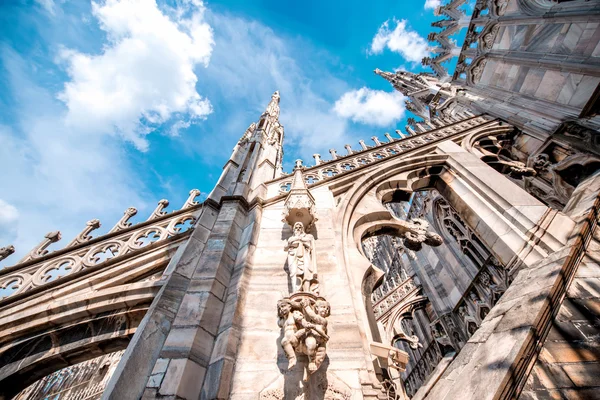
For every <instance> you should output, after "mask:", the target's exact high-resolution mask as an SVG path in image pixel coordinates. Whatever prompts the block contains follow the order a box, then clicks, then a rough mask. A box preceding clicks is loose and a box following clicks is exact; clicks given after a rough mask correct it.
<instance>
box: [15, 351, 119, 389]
mask: <svg viewBox="0 0 600 400" xmlns="http://www.w3.org/2000/svg"><path fill="white" fill-rule="evenodd" d="M123 352H124V350H121V351H118V352H115V353H111V354H107V355H104V356H100V357H97V358H94V359H91V360H88V361H84V362H81V363H79V364H75V365H72V366H70V367H67V368H63V369H61V370H59V371H56V372H54V373H52V374H50V375H47V376H45V377H44V378H42V379H40V380H39V381H37V382H35V383H34V384H32V385H30V386H29V387H27V388H26V389H25V390H23V391H22V392H21V393H19V394H18V395H17V396H16V397H15V398H14V400H39V399H48V400H50V399H52V400H58V399H60V400H91V399H99V398H100V396H101V395H102V393H103V392H104V389H105V387H106V384H107V382H108V380H109V379H110V377H111V375H112V373H113V372H114V369H115V367H116V365H117V363H118V362H119V360H120V359H121V356H122V355H123Z"/></svg>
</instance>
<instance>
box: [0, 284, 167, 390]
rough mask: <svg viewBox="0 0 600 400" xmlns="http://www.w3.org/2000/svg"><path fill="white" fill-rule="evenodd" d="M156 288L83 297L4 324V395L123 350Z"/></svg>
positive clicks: (0, 383)
mask: <svg viewBox="0 0 600 400" xmlns="http://www.w3.org/2000/svg"><path fill="white" fill-rule="evenodd" d="M158 288H159V287H158V286H157V284H156V283H153V282H139V283H134V284H130V285H125V286H119V287H112V288H106V289H103V290H98V291H96V292H93V293H83V294H80V295H78V296H72V297H70V298H69V299H68V301H60V300H57V301H53V302H51V303H50V304H48V307H47V308H46V309H45V312H44V313H39V312H38V310H37V309H36V308H35V307H34V308H33V310H30V311H29V312H24V313H22V315H21V317H20V318H19V319H13V321H10V322H9V321H6V322H4V323H3V324H2V328H1V330H0V333H1V334H2V342H3V343H4V344H3V345H2V347H1V348H0V354H1V355H0V365H2V367H1V368H0V394H2V395H4V396H7V397H10V396H13V395H15V394H16V393H18V392H19V391H21V390H22V389H24V388H26V387H27V386H28V385H30V384H31V383H33V382H35V381H36V380H38V379H40V378H42V377H44V376H46V375H48V374H49V373H52V372H54V371H57V370H59V369H61V368H64V367H67V366H69V365H73V364H77V363H79V362H81V361H85V360H88V359H90V358H93V357H97V356H100V355H102V354H109V353H112V352H115V351H119V350H123V349H125V348H126V347H127V345H128V343H129V341H130V339H131V337H132V336H133V334H134V333H135V331H136V328H137V326H138V325H139V323H140V322H141V320H142V318H143V317H144V315H145V313H146V311H147V309H148V307H149V306H150V304H151V303H152V300H153V299H154V296H155V295H156V292H157V291H158ZM24 349H26V351H24Z"/></svg>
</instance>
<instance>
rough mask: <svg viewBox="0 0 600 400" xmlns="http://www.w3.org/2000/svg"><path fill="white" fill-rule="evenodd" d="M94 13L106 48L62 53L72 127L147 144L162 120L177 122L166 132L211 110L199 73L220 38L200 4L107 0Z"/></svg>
mask: <svg viewBox="0 0 600 400" xmlns="http://www.w3.org/2000/svg"><path fill="white" fill-rule="evenodd" d="M92 12H93V15H94V16H95V17H96V18H97V19H98V22H99V24H100V28H101V29H102V30H103V31H105V32H106V35H107V38H108V43H107V44H106V45H105V46H104V48H103V51H102V54H100V55H91V54H86V53H81V52H78V51H74V50H69V49H63V50H62V51H61V52H60V54H59V58H60V59H61V60H62V61H65V62H66V63H67V72H68V74H69V76H70V78H71V80H70V81H69V82H67V83H66V84H65V87H64V90H63V91H62V92H61V93H60V94H59V96H58V97H59V99H60V100H62V101H63V102H64V103H65V104H66V105H67V107H68V109H69V111H68V113H67V116H66V118H67V119H66V121H67V124H68V125H69V126H70V127H72V128H74V129H78V130H80V131H85V132H87V133H100V134H104V133H112V134H119V135H122V136H123V137H124V138H125V139H127V140H129V141H131V142H132V143H134V144H135V146H136V147H137V148H138V149H140V150H146V149H147V148H148V142H147V140H146V139H145V135H147V134H148V133H150V132H152V131H153V130H155V129H156V127H157V126H159V125H161V124H165V123H167V124H169V123H171V124H174V123H175V122H174V121H175V120H177V121H178V123H179V125H178V126H175V127H174V128H173V129H171V130H168V129H167V130H166V132H169V131H170V132H175V133H176V132H177V131H178V128H179V127H181V126H182V125H181V124H185V123H193V122H196V121H198V120H201V119H204V118H206V116H207V115H208V114H210V113H211V112H212V106H211V104H210V102H209V101H208V100H207V99H206V98H204V97H203V96H201V95H200V94H199V93H198V92H197V91H196V84H197V82H198V78H197V76H196V74H195V72H194V68H195V67H196V66H198V65H203V66H207V65H208V63H209V60H210V56H211V53H212V48H213V44H214V41H213V33H212V29H211V27H210V26H209V25H208V24H207V23H206V22H205V21H204V7H203V5H202V3H201V2H194V3H190V2H183V3H182V4H181V6H180V7H179V8H177V9H168V10H166V12H165V13H163V12H162V11H161V10H160V9H159V8H158V6H157V5H156V2H155V1H154V0H135V1H125V0H123V1H121V0H107V1H106V2H105V3H104V4H98V3H92ZM168 14H169V15H168ZM181 121H184V122H181Z"/></svg>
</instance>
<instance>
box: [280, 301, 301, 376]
mask: <svg viewBox="0 0 600 400" xmlns="http://www.w3.org/2000/svg"><path fill="white" fill-rule="evenodd" d="M277 314H278V316H279V321H278V324H279V327H280V328H282V329H283V339H281V347H282V348H283V352H284V353H285V356H286V358H287V359H288V369H291V368H292V367H293V366H294V365H296V361H297V359H296V352H295V349H296V348H297V347H298V343H299V340H298V336H301V335H302V333H303V332H301V333H300V335H298V336H297V335H296V334H297V332H298V326H297V324H299V323H300V321H301V320H302V319H303V316H302V313H301V312H300V311H298V310H294V311H293V310H292V302H291V301H290V300H289V299H282V300H279V301H278V302H277Z"/></svg>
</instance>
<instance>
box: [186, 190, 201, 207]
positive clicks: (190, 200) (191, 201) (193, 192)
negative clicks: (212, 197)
mask: <svg viewBox="0 0 600 400" xmlns="http://www.w3.org/2000/svg"><path fill="white" fill-rule="evenodd" d="M198 196H200V191H199V190H198V189H192V190H190V197H188V199H187V200H186V202H185V204H184V205H183V207H181V209H182V210H184V209H186V208H190V207H194V206H197V205H198V204H200V203H198V202H197V201H195V199H196V197H198Z"/></svg>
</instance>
